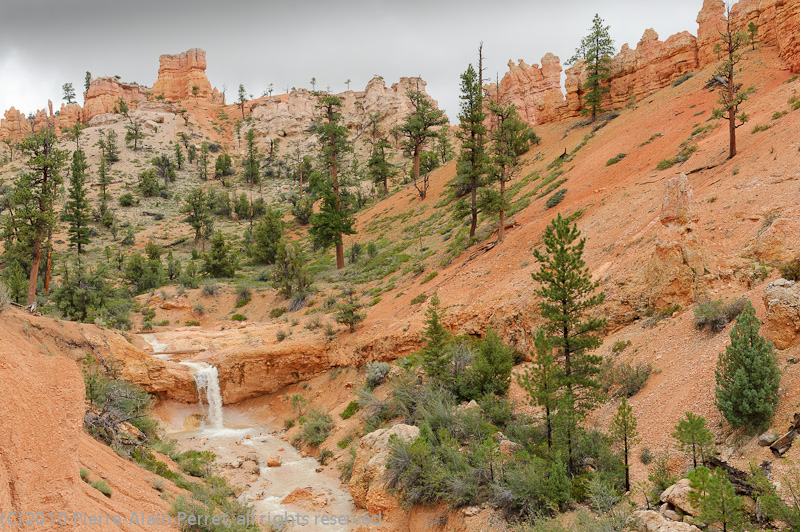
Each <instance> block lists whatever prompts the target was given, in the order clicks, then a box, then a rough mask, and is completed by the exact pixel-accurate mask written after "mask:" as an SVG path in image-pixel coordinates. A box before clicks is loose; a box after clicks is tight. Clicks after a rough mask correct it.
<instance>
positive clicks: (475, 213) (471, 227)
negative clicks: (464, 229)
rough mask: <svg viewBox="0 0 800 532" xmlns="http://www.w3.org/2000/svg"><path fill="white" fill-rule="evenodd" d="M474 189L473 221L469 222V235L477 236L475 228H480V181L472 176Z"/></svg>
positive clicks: (471, 209) (472, 192)
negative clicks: (477, 181)
mask: <svg viewBox="0 0 800 532" xmlns="http://www.w3.org/2000/svg"><path fill="white" fill-rule="evenodd" d="M471 188H472V191H471V200H472V202H471V208H470V211H471V213H472V221H471V222H470V224H469V237H470V238H472V237H473V236H475V230H476V229H477V228H478V183H476V179H475V178H472V187H471Z"/></svg>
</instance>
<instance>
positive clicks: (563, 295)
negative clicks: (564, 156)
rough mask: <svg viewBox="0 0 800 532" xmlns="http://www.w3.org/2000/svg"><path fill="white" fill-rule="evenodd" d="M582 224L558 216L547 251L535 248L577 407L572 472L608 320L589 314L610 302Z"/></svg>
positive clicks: (545, 309)
mask: <svg viewBox="0 0 800 532" xmlns="http://www.w3.org/2000/svg"><path fill="white" fill-rule="evenodd" d="M579 238H580V231H578V226H577V224H574V225H573V226H572V227H570V225H569V222H568V221H567V220H565V219H564V218H562V217H561V214H558V216H557V218H555V219H554V220H553V221H552V222H550V224H549V225H548V226H547V228H546V229H545V230H544V233H543V235H542V240H543V241H544V245H545V251H544V252H541V251H539V250H538V249H537V250H534V252H533V254H534V257H536V260H537V261H539V263H540V265H541V266H540V269H539V271H538V272H534V273H533V274H531V276H532V277H533V280H534V281H538V282H539V283H540V285H539V287H538V288H537V289H536V294H537V295H538V296H539V297H541V299H542V301H541V302H540V303H539V312H540V313H541V315H542V317H543V318H544V319H545V321H546V325H545V327H544V329H545V332H546V333H547V334H548V336H547V339H548V341H550V342H551V344H552V345H553V347H555V348H556V349H559V350H560V358H561V359H562V360H563V364H564V369H563V371H564V376H563V379H562V385H563V386H564V387H566V389H567V394H566V395H565V399H564V401H565V402H564V405H565V407H566V408H570V409H576V410H575V411H570V412H566V413H565V414H566V416H565V419H567V420H568V424H567V425H566V431H567V434H566V440H567V447H568V453H569V454H568V457H567V458H568V464H569V469H570V473H574V472H575V469H574V467H573V466H574V463H573V456H572V453H573V441H572V437H573V432H574V429H575V428H576V425H575V424H576V423H577V421H578V420H579V418H580V415H581V413H582V412H585V411H587V410H589V409H591V408H592V407H593V406H594V403H593V401H594V397H593V394H592V392H593V391H594V390H596V389H597V388H598V387H599V384H598V383H597V381H596V380H595V379H594V376H595V375H597V373H599V371H600V363H601V362H602V357H599V356H596V355H591V354H588V353H587V350H590V349H593V348H595V347H598V346H599V345H600V344H601V342H602V341H601V339H600V338H598V337H596V336H593V333H595V332H597V331H599V330H601V329H602V328H603V327H604V326H605V319H601V318H595V317H591V316H589V315H588V314H589V311H590V310H591V309H593V308H594V307H596V306H598V305H600V304H602V303H603V301H604V300H605V295H604V294H603V293H602V292H601V293H599V294H593V292H594V291H595V290H596V289H597V287H598V286H599V283H597V282H592V280H591V276H590V275H589V269H588V268H587V267H586V263H585V262H584V261H583V249H584V246H585V244H586V240H585V239H580V240H579Z"/></svg>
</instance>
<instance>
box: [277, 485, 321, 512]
mask: <svg viewBox="0 0 800 532" xmlns="http://www.w3.org/2000/svg"><path fill="white" fill-rule="evenodd" d="M328 502H329V500H328V497H327V496H326V495H325V493H324V492H323V491H322V490H319V489H317V488H312V487H306V488H295V489H293V490H292V491H290V492H289V494H288V495H287V496H286V497H284V498H283V500H281V504H295V505H297V506H300V507H302V508H305V509H306V510H312V509H319V508H325V507H326V506H328Z"/></svg>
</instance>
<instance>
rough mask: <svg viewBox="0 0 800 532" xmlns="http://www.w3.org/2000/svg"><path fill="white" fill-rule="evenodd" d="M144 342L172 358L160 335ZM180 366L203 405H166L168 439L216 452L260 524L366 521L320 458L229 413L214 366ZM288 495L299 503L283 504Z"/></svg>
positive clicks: (335, 527) (303, 526)
mask: <svg viewBox="0 0 800 532" xmlns="http://www.w3.org/2000/svg"><path fill="white" fill-rule="evenodd" d="M142 339H143V340H145V341H146V342H147V343H148V344H150V345H151V346H152V347H153V352H154V356H158V357H159V358H168V357H169V355H166V354H163V353H162V352H163V351H166V349H167V347H168V345H169V344H168V343H163V342H161V341H159V339H158V337H157V335H156V334H146V335H142ZM180 363H181V364H183V365H185V366H188V367H189V368H190V369H191V370H192V374H193V376H194V378H195V382H196V383H197V386H198V393H199V396H200V398H201V404H199V405H174V408H173V407H172V406H171V405H162V408H161V413H160V414H161V415H160V417H161V418H162V419H160V420H161V421H162V422H163V424H164V426H165V428H166V430H167V435H168V436H169V437H170V438H172V439H174V440H177V442H178V447H179V448H180V449H181V450H183V451H185V450H189V449H194V450H197V451H212V452H213V453H214V454H216V455H217V460H216V463H217V464H218V466H219V467H220V468H221V469H222V470H223V471H224V470H228V471H232V472H233V473H235V475H234V476H236V477H237V478H238V477H241V478H242V480H241V481H240V482H234V483H236V484H237V485H240V486H242V487H244V488H245V489H244V491H243V492H242V494H241V495H240V496H239V500H240V501H242V502H246V503H249V504H251V505H252V506H253V509H254V510H255V518H256V522H258V523H263V524H264V525H268V524H272V525H279V527H280V526H281V525H283V526H285V528H283V529H284V530H301V531H304V532H306V531H307V532H316V531H320V532H325V531H330V532H339V531H347V530H351V529H352V528H354V525H353V523H354V522H355V521H356V520H359V519H364V518H365V515H366V514H365V512H363V511H362V510H358V509H356V507H355V506H354V504H353V500H352V497H351V496H350V492H349V490H347V489H346V487H342V485H341V483H340V482H339V481H338V479H336V478H332V477H331V476H329V475H327V474H323V473H320V472H318V471H317V469H318V467H319V463H318V462H317V460H316V459H314V458H309V457H306V458H303V457H302V456H301V455H300V453H299V452H298V451H297V450H296V449H295V448H294V447H292V445H290V444H289V443H288V442H286V441H284V440H282V439H280V437H279V435H280V433H281V432H282V430H281V429H279V428H277V427H270V426H265V425H255V424H253V425H249V424H248V421H249V420H248V419H247V417H248V416H245V415H242V414H241V413H235V414H233V415H226V413H225V408H224V407H223V405H222V398H221V396H220V388H219V381H218V374H217V370H216V368H215V367H214V366H212V365H210V364H208V363H206V362H193V361H184V362H180ZM190 417H194V420H195V421H197V422H198V424H199V425H200V426H199V427H197V428H192V429H188V430H187V425H190V424H187V423H185V421H186V419H187V418H190ZM261 417H262V418H263V416H261ZM270 457H272V458H275V457H277V458H278V459H279V460H280V462H281V464H280V466H278V467H268V466H267V462H268V460H269V459H270ZM248 463H249V464H253V463H255V464H257V470H258V474H257V475H255V472H254V471H253V472H245V471H242V470H241V468H242V466H243V465H246V464H248ZM246 473H250V474H246ZM245 479H246V480H245ZM289 494H292V496H293V498H294V499H296V500H295V501H294V502H288V501H287V503H283V502H282V501H283V500H284V498H286V497H287V496H288V495H289ZM264 528H265V529H268V527H267V526H264Z"/></svg>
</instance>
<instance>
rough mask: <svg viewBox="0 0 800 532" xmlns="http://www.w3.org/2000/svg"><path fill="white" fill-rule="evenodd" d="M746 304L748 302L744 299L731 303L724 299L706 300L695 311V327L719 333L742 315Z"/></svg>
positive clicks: (701, 301)
mask: <svg viewBox="0 0 800 532" xmlns="http://www.w3.org/2000/svg"><path fill="white" fill-rule="evenodd" d="M746 303H747V300H746V299H744V298H738V299H734V300H733V301H731V302H729V303H725V301H723V300H722V299H716V300H711V299H708V298H704V299H702V300H700V302H698V303H697V307H695V309H694V326H695V327H696V328H698V329H700V330H709V331H710V332H712V333H718V332H720V331H722V330H723V329H724V328H725V326H726V325H727V324H728V323H730V322H731V321H733V320H734V319H735V318H736V317H737V316H738V315H739V314H741V313H742V310H744V306H745V304H746Z"/></svg>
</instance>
